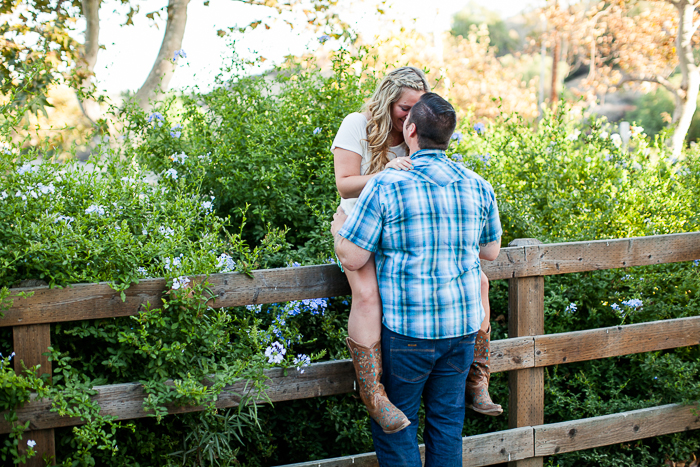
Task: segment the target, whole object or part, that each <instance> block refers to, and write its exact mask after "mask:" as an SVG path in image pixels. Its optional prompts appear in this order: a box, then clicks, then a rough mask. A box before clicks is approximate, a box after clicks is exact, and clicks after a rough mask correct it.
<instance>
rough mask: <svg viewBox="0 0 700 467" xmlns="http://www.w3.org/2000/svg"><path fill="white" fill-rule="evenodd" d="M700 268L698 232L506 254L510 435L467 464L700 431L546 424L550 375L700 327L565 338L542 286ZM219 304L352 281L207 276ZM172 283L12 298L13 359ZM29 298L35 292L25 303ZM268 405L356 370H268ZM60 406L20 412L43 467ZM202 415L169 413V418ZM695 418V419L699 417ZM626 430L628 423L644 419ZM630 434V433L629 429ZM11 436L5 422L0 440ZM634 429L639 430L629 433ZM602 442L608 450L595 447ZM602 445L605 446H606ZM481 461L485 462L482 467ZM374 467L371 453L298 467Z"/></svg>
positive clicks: (474, 441)
mask: <svg viewBox="0 0 700 467" xmlns="http://www.w3.org/2000/svg"><path fill="white" fill-rule="evenodd" d="M698 258H700V232H692V233H684V234H673V235H659V236H652V237H640V238H628V239H615V240H601V241H591V242H572V243H558V244H541V243H539V242H537V241H536V240H532V239H523V240H516V241H514V242H512V243H511V246H509V247H508V248H503V249H502V250H501V253H500V255H499V256H498V258H497V259H496V261H493V262H489V263H486V264H485V265H484V271H485V273H486V274H487V276H488V277H489V278H490V279H491V280H495V279H509V336H511V338H509V339H504V340H500V341H494V342H492V357H491V358H492V361H491V367H492V371H493V372H502V371H508V372H509V381H510V401H511V402H510V411H509V424H510V426H511V429H510V430H506V431H502V432H497V433H489V434H484V435H479V436H473V437H469V438H465V440H464V454H465V456H464V459H465V464H464V465H490V464H494V463H500V462H505V461H508V462H511V463H513V464H512V465H517V466H518V467H523V466H526V465H527V466H528V467H529V466H538V465H542V456H545V455H552V454H558V453H562V452H569V451H572V450H580V449H588V448H590V447H595V446H602V445H605V444H615V443H619V442H624V441H629V440H634V439H641V438H645V437H649V436H658V435H661V434H666V433H673V432H677V431H683V430H691V429H697V428H700V419H699V418H698V417H697V414H695V415H693V414H692V412H691V411H690V408H688V407H683V406H676V405H672V406H663V407H655V408H651V409H644V410H642V411H634V412H627V413H624V414H615V415H609V416H605V417H596V418H592V419H584V420H574V421H568V422H562V423H557V424H549V425H545V424H544V420H543V417H544V372H543V368H544V367H546V366H550V365H558V364H566V363H572V362H578V361H586V360H594V359H599V358H607V357H612V356H620V355H628V354H633V353H640V352H649V351H655V350H662V349H671V348H676V347H683V346H691V345H698V344H700V317H694V318H682V319H675V320H666V321H656V322H651V323H643V324H634V325H626V326H616V327H611V328H602V329H592V330H586V331H577V332H568V333H560V334H544V276H546V275H555V274H566V273H572V272H584V271H594V270H601V269H615V268H626V267H631V266H643V265H652V264H661V263H672V262H680V261H690V260H694V259H698ZM207 280H208V282H209V283H210V284H211V289H212V291H213V293H214V295H215V298H214V299H212V303H211V305H212V306H215V307H228V306H241V305H248V304H257V303H273V302H280V301H289V300H299V299H307V298H319V297H328V296H338V295H346V294H348V293H349V292H350V290H349V287H348V284H347V280H346V279H345V276H344V275H343V274H342V273H341V272H340V270H339V269H338V268H337V267H336V266H335V265H325V266H308V267H300V268H284V269H271V270H259V271H254V272H253V277H252V278H250V277H247V276H245V275H241V274H235V273H234V274H215V275H212V276H209V277H208V279H207ZM165 286H166V282H165V280H164V279H162V278H161V279H149V280H144V281H141V282H140V283H139V284H137V285H135V286H132V287H130V288H129V289H128V290H126V292H125V294H126V300H121V297H120V294H119V293H118V292H116V291H114V290H112V289H111V288H110V287H109V284H107V283H99V284H77V285H74V286H71V287H66V288H63V289H49V288H48V287H34V288H24V289H13V292H14V296H15V298H14V303H13V305H12V307H11V308H10V309H9V310H8V311H6V312H5V316H4V317H3V318H0V327H2V326H12V327H13V336H14V348H15V352H16V354H17V355H16V357H15V358H16V361H19V360H23V361H24V362H25V365H27V366H33V365H36V364H39V363H40V364H41V365H42V369H50V363H49V362H48V360H47V359H46V357H45V356H43V355H42V353H43V352H46V348H47V347H48V346H49V345H50V324H51V323H58V322H65V321H78V320H85V319H104V318H117V317H123V316H133V315H136V314H138V313H139V312H140V311H141V310H142V309H143V307H144V306H146V304H148V303H151V304H154V305H156V306H157V305H158V304H159V303H160V299H161V297H162V295H163V293H164V292H165ZM20 292H33V295H32V296H31V297H28V298H19V297H17V294H18V293H20ZM266 376H268V378H269V381H268V390H267V391H266V394H267V396H268V397H269V398H270V400H271V401H273V402H278V401H286V400H294V399H303V398H309V397H319V396H327V395H334V394H343V393H347V392H351V391H352V390H353V384H354V372H353V368H352V364H351V362H350V361H349V360H342V361H335V362H324V363H318V364H314V365H311V366H310V367H309V368H307V369H306V371H305V373H304V374H299V373H297V372H296V371H290V372H289V374H288V375H287V376H285V375H284V371H283V370H281V369H273V370H269V371H267V372H266ZM94 389H95V390H96V391H97V395H96V396H94V397H93V399H94V400H95V401H96V402H97V403H98V404H99V405H100V406H101V411H102V413H103V414H106V415H114V416H116V417H117V418H118V419H121V420H126V419H135V418H141V417H146V416H149V414H148V413H147V412H146V411H145V410H144V408H143V400H144V397H145V394H144V391H143V387H142V386H141V385H139V384H137V383H126V384H114V385H107V386H99V387H96V388H94ZM245 390H246V386H245V382H240V383H238V384H233V385H231V386H228V387H226V388H225V389H224V391H223V393H222V394H221V395H220V396H219V399H218V400H217V403H216V405H217V406H218V407H222V408H223V407H233V406H236V405H238V404H239V403H240V401H241V397H242V394H243V392H244V391H245ZM50 407H51V402H50V401H46V400H32V401H30V402H29V403H27V404H25V405H24V406H23V407H21V408H20V409H18V417H19V420H20V421H27V420H29V421H30V430H33V431H32V433H30V435H29V436H30V437H31V438H32V439H35V440H36V441H37V448H36V449H37V451H38V452H39V453H40V455H39V456H36V457H34V458H33V459H31V460H30V462H29V464H28V465H32V466H34V465H36V466H39V465H41V466H43V463H42V462H41V459H40V457H41V454H43V453H45V454H48V455H54V447H53V443H54V438H53V429H54V428H59V427H65V426H74V425H78V424H80V423H82V422H81V421H80V420H79V419H73V418H68V417H60V416H58V414H56V413H55V412H51V411H50ZM199 410H202V407H194V406H170V407H169V413H184V412H193V411H199ZM693 417H695V418H693ZM635 420H636V422H634V424H633V425H629V422H630V421H635ZM629 426H631V427H632V428H629ZM9 429H10V426H9V425H8V424H7V423H6V422H4V421H3V422H0V433H7V432H8V431H9ZM630 430H631V431H630ZM596 443H599V444H596ZM600 443H602V444H600ZM475 462H476V463H475ZM351 463H352V464H353V465H376V457H373V453H369V454H364V455H360V456H349V457H344V458H338V459H328V460H324V461H314V462H312V463H303V464H295V465H309V466H311V465H319V466H321V465H323V466H331V465H334V466H335V465H337V466H341V465H350V464H351Z"/></svg>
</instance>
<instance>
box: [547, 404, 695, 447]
mask: <svg viewBox="0 0 700 467" xmlns="http://www.w3.org/2000/svg"><path fill="white" fill-rule="evenodd" d="M698 409H700V407H698V406H697V405H696V406H688V405H677V404H670V405H663V406H660V407H652V408H648V409H642V410H634V411H631V412H623V413H618V414H613V415H606V416H603V417H594V418H585V419H582V420H572V421H567V422H561V423H552V424H549V425H542V426H536V427H534V429H535V455H536V456H550V455H553V454H561V453H565V452H571V451H581V450H583V449H590V448H595V447H598V446H608V445H611V444H617V443H625V442H628V441H634V440H638V439H643V438H650V437H652V436H661V435H666V434H669V433H678V432H681V431H690V430H697V429H699V428H700V416H699V415H698V413H697V410H698ZM694 411H695V413H694Z"/></svg>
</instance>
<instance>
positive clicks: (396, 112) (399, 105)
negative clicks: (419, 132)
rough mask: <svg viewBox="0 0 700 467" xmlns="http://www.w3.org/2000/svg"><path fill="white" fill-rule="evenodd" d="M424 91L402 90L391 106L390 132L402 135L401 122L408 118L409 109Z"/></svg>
mask: <svg viewBox="0 0 700 467" xmlns="http://www.w3.org/2000/svg"><path fill="white" fill-rule="evenodd" d="M423 94H425V92H424V91H416V90H415V89H411V88H404V90H403V92H402V93H401V96H399V99H398V100H397V101H396V102H394V103H393V104H392V105H391V123H392V127H393V128H392V131H394V132H399V133H401V134H403V122H404V120H406V118H407V117H408V113H409V112H410V111H411V107H413V106H414V105H415V103H416V102H418V99H420V96H422V95H423Z"/></svg>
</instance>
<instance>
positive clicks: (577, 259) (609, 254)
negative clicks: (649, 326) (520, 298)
mask: <svg viewBox="0 0 700 467" xmlns="http://www.w3.org/2000/svg"><path fill="white" fill-rule="evenodd" d="M529 248H536V249H537V253H536V254H535V255H534V257H535V258H537V261H538V262H539V264H538V265H537V266H538V267H539V271H540V274H541V275H543V276H550V275H555V274H566V273H571V272H583V271H596V270H600V269H618V268H628V267H631V266H647V265H652V264H662V263H677V262H680V261H692V260H694V259H699V258H700V232H690V233H681V234H672V235H653V236H649V237H634V238H619V239H614V240H596V241H586V242H570V243H552V244H542V245H539V246H537V247H529ZM535 268H536V265H533V266H532V269H535Z"/></svg>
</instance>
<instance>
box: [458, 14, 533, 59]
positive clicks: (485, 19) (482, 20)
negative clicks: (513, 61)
mask: <svg viewBox="0 0 700 467" xmlns="http://www.w3.org/2000/svg"><path fill="white" fill-rule="evenodd" d="M481 24H486V27H487V28H488V31H489V38H490V41H491V45H493V46H494V47H496V49H497V55H499V56H500V55H506V54H509V53H514V52H516V50H517V49H518V47H519V45H520V37H519V35H518V32H517V31H516V30H515V29H513V28H511V27H509V25H508V24H506V22H505V21H503V19H501V17H500V16H499V15H498V13H495V12H493V11H490V10H488V9H487V8H484V7H481V6H478V5H475V4H474V3H473V2H470V3H469V5H467V6H466V7H465V8H463V9H462V10H461V11H459V12H457V13H456V14H455V15H454V18H453V20H452V30H451V31H450V33H451V34H452V35H453V36H463V37H467V36H468V35H469V31H470V29H471V27H472V25H475V26H479V25H481Z"/></svg>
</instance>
